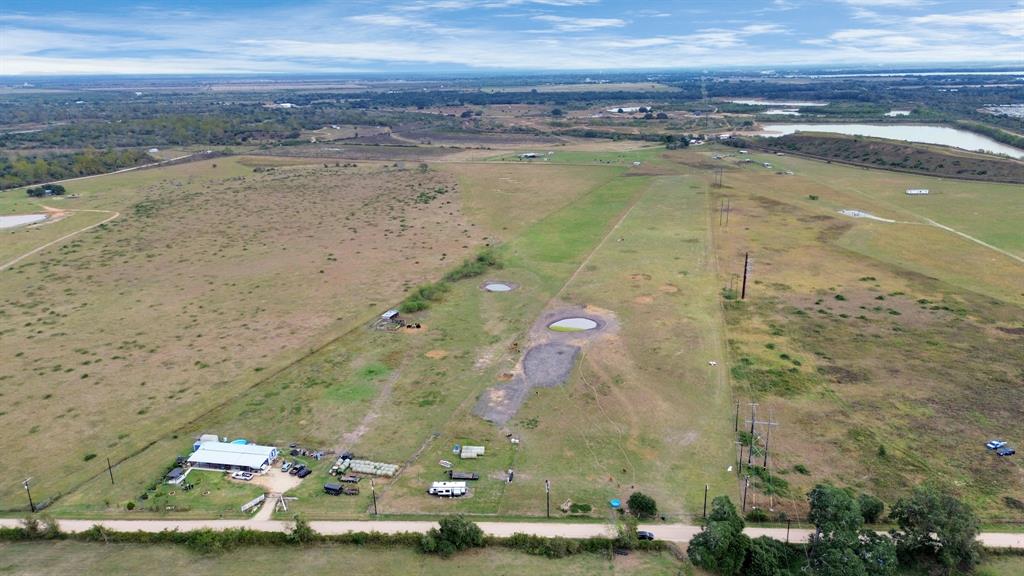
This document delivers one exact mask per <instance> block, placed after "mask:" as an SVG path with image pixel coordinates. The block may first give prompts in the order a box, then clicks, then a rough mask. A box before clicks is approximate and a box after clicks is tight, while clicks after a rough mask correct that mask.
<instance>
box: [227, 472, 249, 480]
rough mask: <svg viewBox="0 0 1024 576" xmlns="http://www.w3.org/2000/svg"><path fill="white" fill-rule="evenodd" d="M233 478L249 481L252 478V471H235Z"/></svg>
mask: <svg viewBox="0 0 1024 576" xmlns="http://www.w3.org/2000/svg"><path fill="white" fill-rule="evenodd" d="M231 478H232V479H234V480H243V481H245V482H248V481H249V480H252V473H251V472H235V473H234V474H232V475H231Z"/></svg>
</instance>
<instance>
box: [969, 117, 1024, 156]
mask: <svg viewBox="0 0 1024 576" xmlns="http://www.w3.org/2000/svg"><path fill="white" fill-rule="evenodd" d="M955 124H956V126H957V128H963V129H964V130H970V131H971V132H977V133H978V134H983V135H985V136H988V137H989V138H991V139H993V140H995V141H996V142H1002V143H1003V144H1008V145H1010V146H1013V147H1015V148H1020V149H1022V150H1024V136H1021V135H1019V134H1013V133H1010V132H1007V131H1006V130H1001V129H999V128H996V127H994V126H988V125H986V124H981V123H979V122H971V121H968V120H958V121H957V122H955Z"/></svg>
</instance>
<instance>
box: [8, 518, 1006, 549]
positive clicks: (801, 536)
mask: <svg viewBox="0 0 1024 576" xmlns="http://www.w3.org/2000/svg"><path fill="white" fill-rule="evenodd" d="M20 522H21V521H20V520H18V519H14V518H3V519H0V526H4V527H14V526H19V525H20ZM95 524H102V525H103V526H106V527H107V528H110V529H112V530H117V531H123V532H135V531H142V532H160V531H161V530H175V529H177V530H182V531H187V530H196V529H200V528H212V529H214V530H224V529H226V528H249V529H251V530H259V531H264V532H280V531H286V530H289V529H290V528H291V525H292V524H291V522H282V521H278V520H60V527H61V530H64V531H65V532H81V531H83V530H88V529H89V528H92V526H93V525H95ZM477 524H478V525H479V526H480V528H481V529H482V530H483V531H484V532H486V533H487V534H490V535H492V536H511V535H512V534H514V533H517V532H520V533H525V534H532V535H535V536H547V537H550V536H564V537H567V538H588V537H590V536H612V535H613V534H614V532H613V529H612V527H610V526H608V525H607V524H570V523H547V522H478V523H477ZM310 525H311V526H312V528H313V529H314V530H316V531H317V532H319V533H321V534H344V533H346V532H359V531H362V532H371V531H376V532H383V533H387V534H393V533H397V532H426V531H427V530H429V529H431V528H433V527H435V526H437V523H436V522H431V521H417V520H322V521H313V522H310ZM640 529H641V530H650V531H651V532H654V534H655V535H656V536H657V537H658V539H659V540H667V541H670V542H678V543H686V542H689V541H690V539H691V538H693V537H694V536H695V535H696V534H698V533H699V532H700V528H699V527H698V526H691V525H687V524H650V525H646V524H641V525H640ZM746 533H747V534H748V535H750V536H751V537H753V538H756V537H758V536H768V537H771V538H775V539H778V540H785V539H786V529H785V528H747V529H746ZM810 534H811V531H810V530H807V529H797V528H794V529H792V530H790V531H789V539H790V541H792V542H805V541H807V538H808V536H810ZM978 539H979V540H980V541H981V543H982V544H984V545H985V546H986V547H989V548H1024V533H1009V532H985V533H982V534H981V535H980V536H979V537H978Z"/></svg>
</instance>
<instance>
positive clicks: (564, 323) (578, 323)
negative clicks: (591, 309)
mask: <svg viewBox="0 0 1024 576" xmlns="http://www.w3.org/2000/svg"><path fill="white" fill-rule="evenodd" d="M548 328H549V329H551V330H554V331H555V332H583V331H584V330H593V329H594V328H597V322H594V321H593V320H591V319H590V318H562V319H561V320H558V321H555V322H552V323H551V324H548Z"/></svg>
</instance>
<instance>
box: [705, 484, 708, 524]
mask: <svg viewBox="0 0 1024 576" xmlns="http://www.w3.org/2000/svg"><path fill="white" fill-rule="evenodd" d="M707 521H708V485H707V484H705V485H704V522H705V524H706V523H707Z"/></svg>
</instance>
